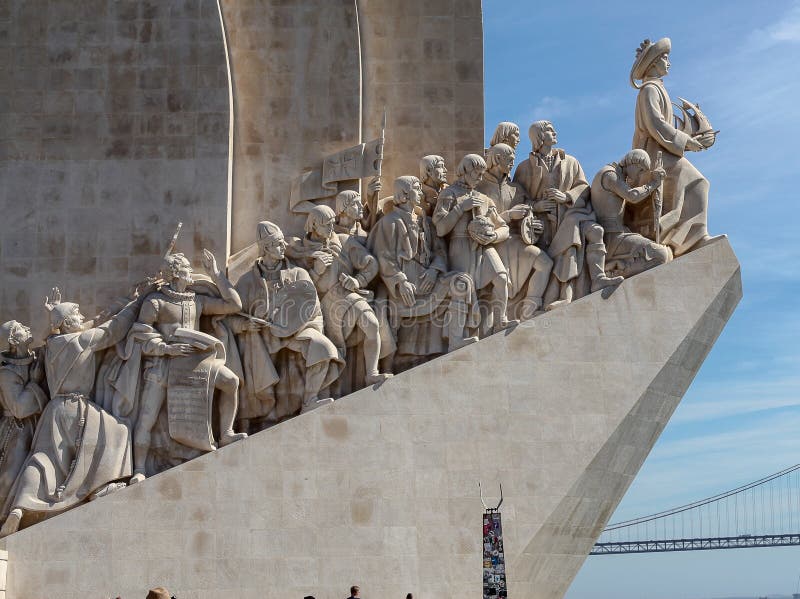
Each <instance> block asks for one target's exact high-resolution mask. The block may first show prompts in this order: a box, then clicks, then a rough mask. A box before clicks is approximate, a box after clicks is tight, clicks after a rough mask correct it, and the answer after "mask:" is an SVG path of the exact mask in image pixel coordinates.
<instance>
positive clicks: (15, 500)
mask: <svg viewBox="0 0 800 599" xmlns="http://www.w3.org/2000/svg"><path fill="white" fill-rule="evenodd" d="M135 314H136V311H135V309H134V305H133V304H131V305H129V306H128V307H126V308H125V309H124V310H123V311H122V312H120V313H119V314H118V315H117V316H115V317H114V318H112V319H111V320H109V321H108V322H106V323H104V324H102V325H100V326H99V327H95V328H91V329H88V330H86V331H83V332H80V333H67V334H64V335H53V336H51V337H49V338H48V339H47V343H46V350H45V368H46V372H47V383H48V386H49V387H50V396H51V398H52V399H51V400H50V402H49V403H48V404H47V406H46V407H45V409H44V411H43V412H42V415H41V417H40V419H39V425H38V427H37V429H36V434H35V436H34V439H33V444H32V447H31V453H30V455H29V456H28V458H27V460H26V461H25V465H24V466H23V469H22V472H21V473H20V476H19V478H18V479H17V482H16V484H15V487H14V490H13V491H12V498H11V499H10V500H9V503H8V504H7V508H8V509H10V508H22V509H23V510H25V511H33V512H44V513H50V514H55V513H58V512H61V511H64V510H66V509H68V508H70V507H72V506H74V505H77V504H78V503H80V502H82V501H83V500H85V499H86V498H87V497H89V495H91V493H92V492H94V491H97V490H99V489H101V488H102V487H104V486H105V485H106V484H108V483H110V482H114V481H118V480H122V479H126V478H128V477H130V476H131V471H132V470H131V467H132V461H131V435H130V430H129V428H128V427H127V426H126V425H125V424H123V423H122V422H120V421H119V420H118V419H117V418H115V417H114V416H113V415H112V414H110V413H109V412H107V411H105V410H103V409H101V408H100V407H99V406H98V405H97V404H95V403H94V402H93V401H92V398H93V395H92V393H93V390H94V385H95V375H96V372H97V365H98V359H99V356H100V354H99V352H101V351H102V350H105V349H107V348H109V347H111V346H112V345H114V344H115V343H118V342H119V341H121V340H122V339H123V338H124V337H125V335H126V334H127V332H128V329H129V328H130V326H131V323H132V322H133V319H134V317H135Z"/></svg>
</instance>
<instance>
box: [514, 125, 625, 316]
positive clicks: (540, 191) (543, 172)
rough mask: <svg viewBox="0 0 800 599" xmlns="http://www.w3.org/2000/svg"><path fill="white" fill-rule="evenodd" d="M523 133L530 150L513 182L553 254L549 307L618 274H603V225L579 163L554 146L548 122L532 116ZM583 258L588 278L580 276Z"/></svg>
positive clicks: (547, 295)
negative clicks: (540, 225) (522, 192)
mask: <svg viewBox="0 0 800 599" xmlns="http://www.w3.org/2000/svg"><path fill="white" fill-rule="evenodd" d="M529 134H530V138H531V144H532V145H533V151H532V152H531V155H530V157H529V158H528V159H527V160H525V161H524V162H523V163H522V164H520V165H519V166H518V167H517V170H516V172H515V173H514V182H515V183H519V184H520V185H521V186H522V187H523V189H525V191H526V193H527V194H528V197H530V198H531V199H532V200H533V210H534V212H536V213H538V214H539V215H541V219H542V221H543V223H544V231H543V233H542V238H541V240H540V243H541V245H542V246H543V247H545V248H547V253H548V254H549V255H550V257H551V258H552V259H553V276H552V279H551V284H550V285H549V286H548V289H547V292H546V293H545V300H544V301H545V305H546V307H547V309H552V308H555V307H558V306H560V305H562V304H567V303H569V302H571V301H572V300H573V299H577V298H579V297H581V296H583V295H586V293H589V292H590V291H597V290H599V289H602V288H603V287H608V286H610V285H617V284H619V283H621V282H622V277H614V278H609V277H607V276H606V274H605V246H604V245H603V229H602V227H600V225H598V224H597V223H596V222H595V215H594V212H593V211H592V206H591V203H590V201H589V183H588V182H587V181H586V176H585V175H584V174H583V169H582V168H581V165H580V163H579V162H578V161H577V159H575V158H574V157H573V156H570V155H569V154H567V153H566V152H564V150H561V149H557V148H554V146H555V144H556V141H557V134H556V130H555V128H554V127H553V124H552V123H551V122H550V121H536V122H535V123H533V124H532V125H531V127H530V131H529ZM584 261H585V265H586V269H587V270H588V276H589V280H586V276H584V274H585V273H584ZM556 297H557V298H558V299H556Z"/></svg>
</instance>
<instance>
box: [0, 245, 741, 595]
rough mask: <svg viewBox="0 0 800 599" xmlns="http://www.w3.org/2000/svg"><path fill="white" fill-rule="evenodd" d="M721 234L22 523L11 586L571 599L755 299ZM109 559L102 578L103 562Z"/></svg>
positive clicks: (94, 591) (12, 589)
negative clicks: (494, 574) (502, 555)
mask: <svg viewBox="0 0 800 599" xmlns="http://www.w3.org/2000/svg"><path fill="white" fill-rule="evenodd" d="M740 285H741V282H740V274H739V265H738V263H737V261H736V258H735V256H734V254H733V252H732V250H731V248H730V246H729V244H728V242H727V241H726V240H720V241H717V242H716V243H713V244H711V245H710V246H708V247H704V248H701V249H699V250H696V251H694V252H692V253H690V254H688V255H686V256H684V257H681V258H679V259H677V260H675V261H673V262H671V263H668V264H666V265H663V266H660V267H658V268H655V269H653V270H650V271H647V272H645V273H642V274H639V275H636V276H634V277H632V278H630V279H628V280H626V281H625V282H624V283H622V285H620V287H618V288H617V289H616V290H614V291H613V292H612V293H610V294H609V293H607V291H608V290H606V291H604V292H603V293H596V294H592V295H590V296H587V297H584V298H582V299H580V300H578V301H575V302H574V303H572V304H570V305H568V306H565V307H564V308H562V309H560V310H557V311H554V312H551V313H547V314H545V315H543V316H540V317H537V318H535V319H533V320H530V321H527V322H525V323H524V324H522V325H520V326H518V327H517V328H516V329H514V330H512V331H510V332H508V333H506V334H498V335H494V336H492V337H489V338H487V339H484V340H482V341H480V342H479V343H476V344H474V345H471V346H468V347H466V348H463V349H461V350H458V351H456V352H453V353H451V354H448V355H446V356H444V357H442V358H439V359H436V360H433V361H431V362H429V363H427V364H424V365H422V366H420V367H418V368H415V369H413V370H411V371H409V372H407V373H404V374H401V375H399V376H396V377H394V378H393V379H391V380H389V381H387V382H386V383H385V384H383V385H382V386H381V387H379V388H378V389H376V390H373V389H364V390H362V391H359V392H357V393H355V394H353V395H350V396H348V397H346V398H343V399H341V400H339V401H337V402H336V403H334V404H333V405H331V406H326V407H322V408H319V409H317V410H315V411H313V412H310V413H308V414H304V415H302V416H300V417H297V418H294V419H292V420H289V421H287V422H285V423H282V424H279V425H277V426H275V427H274V428H271V429H269V430H267V431H264V432H262V433H259V434H257V435H254V436H252V437H250V438H248V439H246V440H244V441H242V442H239V443H236V444H234V445H231V446H229V447H226V448H223V449H221V450H219V451H217V452H214V453H211V454H207V455H205V456H203V457H201V458H199V459H196V460H193V461H191V462H188V463H186V464H184V465H182V466H180V467H177V468H174V469H172V470H169V471H167V472H165V473H162V474H160V475H157V476H155V477H153V478H151V479H148V480H146V481H143V482H142V483H140V484H138V485H135V486H134V487H132V488H129V489H125V490H123V491H121V492H118V493H114V494H112V495H110V496H109V497H106V498H103V499H101V500H98V501H96V502H93V503H89V504H87V505H84V506H82V507H79V508H77V509H75V510H73V511H71V512H68V513H66V514H63V515H61V516H58V517H56V518H53V519H51V520H48V521H46V522H43V523H41V524H38V525H35V526H33V527H31V528H28V529H25V530H22V531H20V532H18V533H16V534H14V535H12V536H11V537H9V538H7V539H6V546H7V549H8V551H9V565H8V567H9V589H8V596H9V597H11V598H13V599H29V598H30V599H33V598H34V597H42V596H45V597H56V596H57V597H62V598H64V599H70V598H73V597H74V598H77V597H85V596H87V595H88V596H116V595H121V596H137V595H143V594H144V591H145V590H146V589H147V588H148V587H150V586H155V585H164V586H166V587H167V588H169V589H170V590H171V591H172V592H173V593H175V594H176V595H177V596H179V597H191V598H206V597H208V598H210V597H219V596H220V595H223V594H235V595H236V596H237V597H244V598H253V599H255V598H256V597H259V598H263V597H268V598H271V597H275V598H277V597H286V596H288V595H292V596H303V595H308V594H314V595H315V596H317V597H335V596H338V594H339V593H342V592H343V589H345V590H346V588H347V587H348V586H349V585H350V584H352V583H354V582H357V583H358V584H360V586H361V588H362V590H363V592H364V594H365V596H386V597H389V596H402V594H403V593H406V592H408V591H409V590H413V589H425V590H426V592H427V593H430V594H431V595H432V596H436V597H453V598H455V597H465V596H469V595H474V594H475V593H476V592H479V591H478V589H480V585H481V571H482V557H481V556H482V547H481V537H482V531H481V512H482V509H481V505H480V501H479V499H478V490H477V486H476V481H477V480H481V481H482V482H483V483H484V485H485V488H492V485H495V484H496V483H497V482H502V483H503V487H504V491H505V502H504V504H503V509H502V511H503V521H504V534H505V551H506V560H507V561H506V563H507V564H508V579H509V583H508V584H509V591H510V592H511V593H513V594H515V595H516V594H519V595H520V596H526V597H542V598H544V597H547V598H548V599H552V598H554V597H560V596H562V595H563V593H564V591H565V590H566V588H567V586H568V584H569V582H570V581H571V580H572V578H573V577H574V575H575V573H576V572H577V570H578V568H579V567H580V564H581V563H582V561H583V559H584V557H585V555H586V553H587V552H588V551H589V549H590V548H591V546H592V543H593V542H594V539H595V538H596V536H597V535H598V534H599V533H600V530H601V529H602V527H603V526H604V524H605V523H606V520H607V519H608V517H609V516H610V514H611V513H612V511H613V510H614V508H615V506H616V505H617V503H618V502H619V500H620V499H621V497H622V495H623V493H624V492H625V490H626V488H627V486H628V484H629V483H630V481H631V480H632V478H633V476H634V475H635V473H636V471H637V470H638V468H639V466H640V465H641V463H642V461H643V460H644V458H645V456H646V455H647V453H648V452H649V450H650V449H651V447H652V445H653V444H654V443H655V441H656V439H657V438H658V434H659V433H660V431H661V429H662V428H663V426H664V424H665V423H666V421H667V419H668V417H669V416H670V414H671V413H672V411H673V410H674V408H675V406H676V405H677V403H678V401H679V400H680V397H681V396H682V395H683V393H684V391H685V390H686V388H687V387H688V385H689V383H690V382H691V380H692V378H693V377H694V375H695V374H696V373H697V371H698V369H699V367H700V365H701V364H702V361H703V359H704V358H705V356H706V354H707V353H708V351H709V350H710V348H711V346H712V344H713V343H714V341H715V339H716V338H717V336H718V335H719V333H720V332H721V330H722V328H723V326H724V325H725V322H726V321H727V319H728V318H729V316H730V315H731V313H732V311H733V309H734V308H735V306H736V304H737V302H738V300H739V298H740V297H741V287H740ZM98 571H99V572H105V573H108V575H107V576H97V574H96V573H97V572H98Z"/></svg>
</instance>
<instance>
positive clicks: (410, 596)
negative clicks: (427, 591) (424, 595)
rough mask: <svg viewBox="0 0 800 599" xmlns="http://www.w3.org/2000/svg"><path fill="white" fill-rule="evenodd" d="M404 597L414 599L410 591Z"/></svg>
mask: <svg viewBox="0 0 800 599" xmlns="http://www.w3.org/2000/svg"><path fill="white" fill-rule="evenodd" d="M406 599H414V595H412V594H411V593H408V594H407V595H406Z"/></svg>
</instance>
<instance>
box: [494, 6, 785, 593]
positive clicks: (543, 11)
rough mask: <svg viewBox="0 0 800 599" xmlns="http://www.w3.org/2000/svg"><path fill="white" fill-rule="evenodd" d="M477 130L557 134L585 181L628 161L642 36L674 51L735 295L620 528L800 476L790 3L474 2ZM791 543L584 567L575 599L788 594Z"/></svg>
mask: <svg viewBox="0 0 800 599" xmlns="http://www.w3.org/2000/svg"><path fill="white" fill-rule="evenodd" d="M484 27H485V82H486V134H487V139H488V136H490V135H491V133H492V131H493V130H494V126H495V125H496V124H497V123H498V122H499V121H502V120H511V121H514V122H516V123H519V124H520V125H521V128H522V130H523V143H522V145H521V147H520V149H519V151H518V152H517V154H518V157H519V158H520V159H522V158H524V157H525V156H526V155H527V153H528V152H529V151H530V142H529V141H528V140H527V135H526V133H525V132H526V131H527V128H528V125H529V124H530V123H531V122H532V121H533V120H536V119H541V118H546V119H549V120H552V121H553V123H554V124H555V126H556V129H557V131H558V133H559V145H560V146H561V147H563V148H565V149H566V150H567V151H568V152H569V153H570V154H573V155H574V156H576V157H577V158H578V159H579V160H580V161H581V163H582V165H583V167H584V171H585V172H586V174H587V176H588V177H589V178H590V180H591V177H592V176H594V173H596V172H597V170H599V169H600V167H602V166H603V165H604V164H606V163H608V162H611V161H613V160H617V159H618V158H620V157H621V156H622V155H623V154H624V153H625V152H626V151H627V150H628V149H629V148H630V141H631V135H632V132H633V108H634V103H635V100H636V92H635V90H633V89H632V88H630V87H629V85H628V73H629V71H630V66H631V62H632V60H633V57H634V53H635V49H636V47H637V46H638V45H639V43H640V42H641V41H642V40H643V39H644V38H645V37H650V38H651V39H657V38H659V37H662V36H669V37H670V38H671V39H672V48H673V51H672V54H671V56H670V59H671V62H672V69H671V70H670V74H669V76H668V77H667V78H666V80H665V82H666V85H667V88H668V90H669V91H670V93H671V95H672V97H673V99H675V98H676V97H677V96H682V97H685V98H688V99H690V100H693V101H696V102H699V103H700V104H701V106H702V108H703V110H704V111H705V113H706V114H707V115H708V116H709V118H710V119H711V122H712V124H713V125H714V127H715V128H716V129H720V130H721V133H720V135H719V136H718V138H717V143H716V145H715V146H714V147H712V148H711V149H710V150H709V151H707V152H703V153H699V154H698V153H695V154H692V155H691V156H690V159H691V160H692V161H693V163H694V164H695V165H696V166H697V167H698V168H699V169H700V171H701V172H703V173H704V174H705V176H706V177H707V178H708V179H709V180H710V181H711V195H710V208H709V229H710V231H711V233H712V234H716V233H727V234H728V236H729V237H730V241H731V244H732V246H733V248H734V250H735V251H736V254H737V256H738V258H739V261H740V262H741V265H742V278H743V285H744V298H743V300H742V302H741V303H740V304H739V307H738V309H737V311H736V313H735V314H734V316H733V318H732V319H731V321H730V322H729V323H728V326H727V328H726V330H725V331H724V332H723V334H722V336H721V337H720V339H719V340H718V342H717V344H716V346H715V347H714V349H713V351H712V352H711V354H710V355H709V357H708V359H707V360H706V363H705V364H704V366H703V368H702V370H701V371H700V374H699V375H698V376H697V378H696V380H695V381H694V384H693V385H692V387H691V388H690V389H689V392H688V393H687V395H686V397H685V398H684V400H683V402H682V403H681V405H680V407H679V408H678V410H677V411H676V412H675V415H674V417H673V419H672V421H671V422H670V424H669V425H668V427H667V429H666V430H665V431H664V434H663V435H662V437H661V439H660V440H659V441H658V443H657V444H656V447H655V448H654V449H653V452H652V453H651V455H650V457H649V458H648V460H647V462H646V463H645V465H644V467H643V468H642V470H641V472H640V474H639V476H638V478H637V479H636V480H635V481H634V483H633V485H632V486H631V488H630V490H629V491H628V494H627V495H626V497H625V498H624V499H623V501H622V503H621V504H620V506H619V508H618V510H617V513H616V514H615V516H614V518H613V520H621V519H626V518H629V517H635V516H639V515H645V514H649V513H652V512H656V511H659V510H661V509H666V508H669V507H673V506H676V505H680V504H683V503H686V502H689V501H691V500H694V499H700V498H702V497H706V496H709V495H713V494H715V493H717V492H719V491H723V490H727V489H729V488H733V487H736V486H738V485H740V484H743V483H746V482H749V481H751V480H756V479H758V478H761V477H762V476H764V475H767V474H770V473H772V472H777V471H778V470H781V469H782V468H784V467H786V466H789V465H792V464H795V463H798V462H800V345H799V344H798V342H797V340H798V333H800V312H798V310H797V309H796V308H795V301H796V298H797V297H798V295H799V294H798V292H800V244H798V237H800V236H799V235H798V232H800V225H798V219H797V218H796V216H795V215H796V214H797V212H798V210H797V203H798V196H800V191H799V190H798V179H800V177H798V175H800V152H798V150H797V143H798V140H800V1H784V0H770V1H769V2H761V3H756V2H753V1H742V0H734V1H724V2H723V1H715V2H694V3H691V4H688V3H686V4H671V5H670V4H666V3H653V2H620V1H605V2H602V3H600V2H589V1H574V2H541V1H537V2H531V1H530V0H504V1H502V2H501V1H500V0H484ZM798 576H800V547H799V548H781V549H754V550H732V551H717V552H692V553H679V554H654V555H642V556H635V555H634V556H619V557H594V558H589V559H588V560H587V562H586V564H585V566H584V568H583V570H582V571H581V573H580V574H579V575H578V578H577V579H576V580H575V582H574V584H573V585H572V588H571V589H570V591H569V593H568V595H567V597H568V599H584V598H590V597H591V598H592V599H605V598H608V599H611V598H614V599H641V598H648V599H651V598H652V599H675V598H687V599H693V598H706V597H726V596H756V595H765V594H768V593H772V594H777V593H786V594H788V593H791V592H795V589H796V585H797V581H798Z"/></svg>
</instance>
